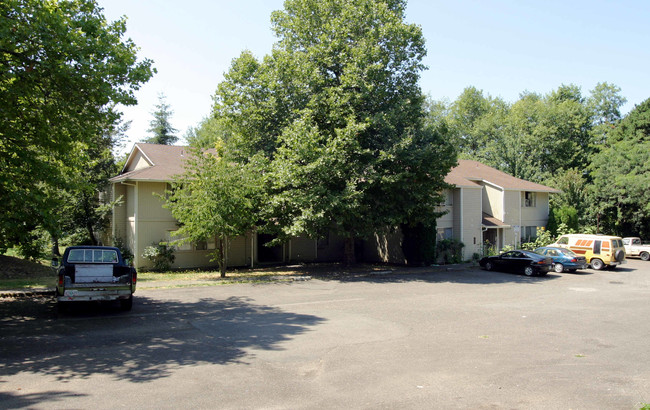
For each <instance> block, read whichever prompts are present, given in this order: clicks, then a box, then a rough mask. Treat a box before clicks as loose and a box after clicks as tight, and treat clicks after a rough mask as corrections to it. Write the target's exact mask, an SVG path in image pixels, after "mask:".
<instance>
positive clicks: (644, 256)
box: [639, 252, 650, 262]
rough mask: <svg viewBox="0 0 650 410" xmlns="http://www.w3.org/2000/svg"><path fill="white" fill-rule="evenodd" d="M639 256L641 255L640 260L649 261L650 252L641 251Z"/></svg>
mask: <svg viewBox="0 0 650 410" xmlns="http://www.w3.org/2000/svg"><path fill="white" fill-rule="evenodd" d="M639 256H640V257H641V260H642V261H646V262H647V261H650V253H648V252H641V255H639Z"/></svg>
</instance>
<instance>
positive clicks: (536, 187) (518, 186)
mask: <svg viewBox="0 0 650 410" xmlns="http://www.w3.org/2000/svg"><path fill="white" fill-rule="evenodd" d="M480 181H484V182H489V183H491V184H493V185H496V186H498V187H501V188H503V189H504V190H506V191H511V190H516V191H533V192H550V193H559V192H560V191H558V190H557V189H554V188H550V187H547V186H545V185H541V184H536V183H534V182H530V181H526V180H523V179H519V178H515V177H513V176H511V175H508V174H506V173H505V172H501V171H499V170H498V169H496V168H492V167H488V166H487V165H484V164H481V163H480V162H478V161H472V160H467V159H461V160H458V165H457V166H456V167H454V168H452V170H451V171H450V172H449V174H447V176H446V177H445V182H447V183H449V184H452V185H455V186H457V187H476V186H478V184H477V182H480Z"/></svg>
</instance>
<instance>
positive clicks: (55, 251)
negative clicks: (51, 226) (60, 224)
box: [50, 234, 61, 256]
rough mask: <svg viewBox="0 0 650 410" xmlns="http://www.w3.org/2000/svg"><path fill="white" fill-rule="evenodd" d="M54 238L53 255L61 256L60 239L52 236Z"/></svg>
mask: <svg viewBox="0 0 650 410" xmlns="http://www.w3.org/2000/svg"><path fill="white" fill-rule="evenodd" d="M50 235H51V236H52V255H53V256H61V252H59V238H58V237H56V236H54V235H52V234H50Z"/></svg>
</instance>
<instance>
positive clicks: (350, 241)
mask: <svg viewBox="0 0 650 410" xmlns="http://www.w3.org/2000/svg"><path fill="white" fill-rule="evenodd" d="M343 259H344V260H343V263H345V265H346V266H350V265H354V264H355V263H357V260H356V256H355V254H354V236H350V237H347V238H345V247H344V250H343Z"/></svg>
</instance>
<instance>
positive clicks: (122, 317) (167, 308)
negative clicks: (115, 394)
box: [0, 297, 324, 408]
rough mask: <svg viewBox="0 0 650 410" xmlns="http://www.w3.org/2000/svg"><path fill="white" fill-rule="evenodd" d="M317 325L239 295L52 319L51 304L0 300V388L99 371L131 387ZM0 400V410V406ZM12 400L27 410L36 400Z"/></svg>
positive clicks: (234, 356)
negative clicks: (29, 377) (17, 378)
mask: <svg viewBox="0 0 650 410" xmlns="http://www.w3.org/2000/svg"><path fill="white" fill-rule="evenodd" d="M323 321H324V319H322V318H319V317H316V316H311V315H304V314H294V313H291V312H286V311H283V310H280V309H278V308H273V307H268V306H260V305H256V304H253V303H251V302H250V300H248V299H247V298H242V297H231V298H228V299H227V300H215V299H201V300H199V301H196V302H191V303H182V302H178V301H161V300H156V299H150V298H147V297H136V298H135V299H134V306H133V310H132V311H131V312H120V311H119V309H116V308H115V306H111V305H98V304H87V305H86V304H82V305H79V306H75V307H74V309H72V310H71V311H69V312H66V313H65V314H64V315H60V316H57V313H56V309H55V303H54V301H53V299H44V298H41V299H29V300H4V301H2V300H0V383H2V382H3V380H2V377H1V376H9V375H15V374H18V373H34V374H41V375H50V376H53V377H54V378H55V379H56V380H57V381H62V382H65V381H67V380H70V379H73V378H87V377H90V376H93V375H96V374H104V375H109V376H110V377H113V378H115V379H116V380H127V381H130V382H136V383H137V382H147V381H150V380H154V379H158V378H162V377H166V376H168V375H170V374H171V373H172V372H173V371H174V370H175V369H178V368H180V367H182V366H191V365H195V364H197V363H211V364H227V363H233V362H234V363H242V364H246V360H247V357H249V356H250V355H251V350H282V349H283V347H282V343H283V342H284V341H287V340H289V339H292V338H294V337H296V336H298V335H300V334H302V333H305V332H308V331H309V330H310V328H311V327H313V326H316V325H318V324H319V323H322V322H323ZM57 394H59V395H60V396H61V397H64V396H65V395H66V394H68V393H65V392H59V393H54V397H56V395H57ZM4 396H7V395H6V394H5V395H4ZM3 399H4V400H6V399H8V397H4V398H3V396H0V408H7V406H6V405H5V404H7V403H5V404H3ZM17 399H18V398H17ZM42 399H43V400H50V399H51V397H42ZM20 400H24V401H23V402H22V403H23V405H27V406H29V405H30V403H32V404H33V402H37V401H38V400H41V398H40V397H31V398H30V397H28V396H27V397H23V396H20ZM15 403H19V404H20V403H21V402H14V403H13V404H15ZM13 404H12V406H13ZM19 407H23V406H22V405H20V406H19Z"/></svg>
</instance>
